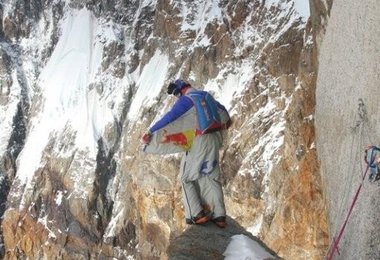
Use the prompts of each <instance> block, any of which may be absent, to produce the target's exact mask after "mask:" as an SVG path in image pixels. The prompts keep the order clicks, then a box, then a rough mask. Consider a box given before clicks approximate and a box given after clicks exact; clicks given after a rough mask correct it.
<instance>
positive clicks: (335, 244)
mask: <svg viewBox="0 0 380 260" xmlns="http://www.w3.org/2000/svg"><path fill="white" fill-rule="evenodd" d="M368 169H369V165H367V169H366V171H365V173H364V176H363V178H362V181H361V183H360V185H359V188H358V189H357V191H356V193H355V196H354V198H353V200H352V203H351V206H350V208H349V210H348V214H347V216H346V219H345V221H344V223H343V226H342V228H341V229H340V232H339V235H338V237H337V238H335V237H334V239H333V244H332V247H331V248H330V250H329V252H328V253H327V260H331V259H332V258H333V256H334V253H335V251H337V250H338V245H339V242H340V240H341V238H342V235H343V232H344V230H345V228H346V226H347V223H348V219H349V218H350V216H351V213H352V210H353V209H354V206H355V203H356V201H357V200H358V197H359V194H360V191H361V189H362V187H363V183H364V180H365V177H366V176H367V172H368Z"/></svg>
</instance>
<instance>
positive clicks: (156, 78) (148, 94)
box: [128, 50, 169, 120]
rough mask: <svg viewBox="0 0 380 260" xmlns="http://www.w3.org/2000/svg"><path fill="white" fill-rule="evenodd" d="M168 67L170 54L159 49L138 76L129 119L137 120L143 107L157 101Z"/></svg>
mask: <svg viewBox="0 0 380 260" xmlns="http://www.w3.org/2000/svg"><path fill="white" fill-rule="evenodd" d="M168 68H169V58H168V56H167V55H165V54H163V53H162V52H161V51H159V50H157V51H156V53H155V54H154V55H153V57H152V58H151V59H150V61H149V62H148V63H147V64H146V65H145V66H144V69H143V71H142V72H141V75H140V76H139V78H138V81H137V85H136V88H137V91H136V94H135V96H134V97H133V101H132V104H131V107H130V109H129V111H128V118H129V119H131V120H137V118H138V116H139V114H140V112H141V109H142V108H143V107H149V106H151V105H153V104H154V103H155V100H156V97H157V96H158V95H159V94H160V91H161V89H162V86H163V85H164V83H165V79H166V75H167V72H168Z"/></svg>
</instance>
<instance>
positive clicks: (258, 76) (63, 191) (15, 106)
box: [0, 0, 331, 259]
mask: <svg viewBox="0 0 380 260" xmlns="http://www.w3.org/2000/svg"><path fill="white" fill-rule="evenodd" d="M324 3H326V2H325V1H313V3H311V5H310V7H311V18H310V19H307V16H308V15H307V16H306V18H305V17H302V16H301V15H300V13H301V10H300V9H297V8H296V5H295V4H294V3H293V1H285V0H284V1H282V0H280V1H278V2H276V1H261V0H255V1H245V0H240V1H235V2H234V3H232V2H231V1H222V0H221V1H217V0H213V1H168V0H160V1H153V0H152V1H119V0H111V1H80V0H73V1H27V2H21V1H16V3H13V2H12V1H3V3H2V4H1V5H2V8H1V10H2V27H0V28H1V29H2V31H1V34H0V36H1V43H0V44H1V52H0V57H1V59H0V80H1V83H2V84H1V89H0V106H1V107H0V108H1V114H0V119H1V121H2V125H1V126H0V127H1V129H0V130H1V131H0V135H1V136H0V140H1V143H0V156H1V161H0V162H1V164H0V174H1V179H0V180H1V182H0V184H1V185H0V188H1V193H2V194H4V196H1V200H2V201H0V202H1V207H0V210H1V212H0V213H2V214H4V215H3V219H2V232H3V233H2V235H3V240H4V246H3V255H4V258H5V259H19V258H23V257H29V258H31V259H53V258H62V259H72V258H74V259H107V258H109V257H113V258H117V259H128V258H136V259H166V258H172V257H173V254H174V255H176V254H181V252H180V251H181V248H183V247H182V245H183V243H184V242H183V241H184V240H186V241H187V240H188V239H191V236H192V235H191V234H193V233H191V232H194V230H195V231H196V230H198V231H199V229H200V228H199V227H192V228H191V229H189V230H186V231H185V232H184V229H185V228H186V227H185V223H184V215H183V209H182V203H181V201H180V184H179V181H178V176H177V172H178V169H179V158H180V156H179V155H170V156H164V157H158V156H155V155H146V154H144V153H142V152H141V149H140V148H141V147H140V143H139V138H140V136H141V135H142V133H143V132H144V131H145V130H146V129H147V128H148V127H149V125H150V124H151V123H152V121H154V120H156V119H157V118H159V116H161V115H162V114H163V112H164V111H165V110H167V109H168V107H169V106H170V104H172V102H173V100H172V99H171V98H170V97H167V96H166V93H165V88H166V84H167V83H168V82H169V80H172V79H174V78H177V77H183V78H185V79H188V80H189V81H190V83H192V84H193V85H194V86H197V87H199V88H205V89H207V90H210V91H212V92H213V93H214V95H215V97H216V98H217V99H218V100H219V101H221V102H222V103H224V104H225V105H226V106H227V107H228V109H229V110H230V112H231V115H232V116H233V121H234V123H233V126H232V129H231V131H230V132H229V133H228V134H227V136H226V137H225V146H224V148H223V150H222V151H221V158H222V168H223V184H224V191H225V200H226V204H227V213H228V215H229V216H230V217H231V218H232V219H231V221H230V222H231V229H229V230H226V231H225V232H222V231H220V230H218V231H215V232H216V234H217V235H218V237H219V238H220V237H223V238H224V239H222V240H221V242H220V243H216V248H215V252H216V254H218V257H220V253H221V252H223V250H224V249H223V247H225V246H226V244H227V242H228V239H226V238H228V237H230V236H231V234H234V233H236V232H242V233H244V232H247V231H243V228H245V229H247V230H248V232H251V233H252V234H253V235H255V236H257V237H258V238H259V239H261V240H262V241H264V243H265V244H266V245H267V246H268V247H269V248H271V249H272V250H273V251H274V252H276V254H278V255H279V256H280V257H284V258H286V259H299V258H307V259H320V258H321V257H323V256H324V254H325V252H326V248H327V245H328V225H327V221H326V212H325V204H324V195H323V187H322V183H321V178H320V175H319V165H318V161H317V155H316V145H315V141H314V139H315V136H314V135H315V134H314V117H313V114H314V108H315V103H316V101H315V84H316V75H317V69H318V62H317V56H318V51H319V49H318V48H319V44H320V39H321V37H322V35H323V33H324V28H325V25H326V22H325V20H323V19H324V18H326V17H327V14H328V12H329V8H330V6H331V2H328V3H330V4H329V5H325V4H324ZM36 39H38V40H36ZM3 122H4V123H3ZM237 227H241V228H237ZM206 228H207V227H206ZM207 232H213V229H211V230H208V231H207ZM189 234H190V235H189ZM218 241H219V240H218ZM178 249H179V250H178ZM202 252H204V253H205V254H207V252H209V251H207V250H206V249H204V251H202Z"/></svg>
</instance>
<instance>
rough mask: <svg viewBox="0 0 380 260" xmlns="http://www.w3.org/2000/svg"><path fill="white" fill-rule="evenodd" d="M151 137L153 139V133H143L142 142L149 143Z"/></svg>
mask: <svg viewBox="0 0 380 260" xmlns="http://www.w3.org/2000/svg"><path fill="white" fill-rule="evenodd" d="M151 139H152V133H151V132H148V133H145V134H144V135H143V137H142V138H141V142H142V143H143V144H149V143H150V140H151Z"/></svg>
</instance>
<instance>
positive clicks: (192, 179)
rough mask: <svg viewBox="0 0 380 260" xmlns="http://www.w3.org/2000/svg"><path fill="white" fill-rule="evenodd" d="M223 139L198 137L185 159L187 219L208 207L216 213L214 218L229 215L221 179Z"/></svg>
mask: <svg viewBox="0 0 380 260" xmlns="http://www.w3.org/2000/svg"><path fill="white" fill-rule="evenodd" d="M219 138H220V135H218V134H207V135H203V136H199V137H196V139H195V140H194V143H193V147H192V148H191V150H190V151H189V152H187V153H186V154H185V155H184V156H183V158H182V162H181V184H182V198H183V205H184V208H185V217H186V218H187V219H191V218H192V217H195V216H196V215H197V214H198V213H199V212H201V210H202V209H204V208H207V209H210V210H211V211H212V212H213V218H216V217H220V216H225V215H226V209H225V205H224V197H223V189H222V185H221V183H220V181H219V175H220V168H219V147H220V139H219Z"/></svg>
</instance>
